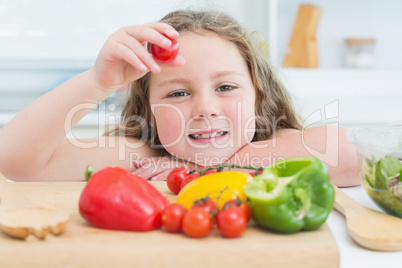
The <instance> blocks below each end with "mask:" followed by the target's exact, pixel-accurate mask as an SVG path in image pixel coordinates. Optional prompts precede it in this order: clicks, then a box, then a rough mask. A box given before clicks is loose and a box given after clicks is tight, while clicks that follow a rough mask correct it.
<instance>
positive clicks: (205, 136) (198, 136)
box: [190, 131, 225, 140]
mask: <svg viewBox="0 0 402 268" xmlns="http://www.w3.org/2000/svg"><path fill="white" fill-rule="evenodd" d="M224 133H225V132H224V131H221V132H214V133H209V134H191V135H190V137H191V138H193V139H195V140H199V139H210V138H215V137H219V136H222V135H223V134H224Z"/></svg>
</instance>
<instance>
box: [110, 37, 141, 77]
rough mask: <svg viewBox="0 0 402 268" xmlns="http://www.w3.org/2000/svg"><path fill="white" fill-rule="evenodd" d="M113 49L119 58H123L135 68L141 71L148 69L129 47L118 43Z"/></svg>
mask: <svg viewBox="0 0 402 268" xmlns="http://www.w3.org/2000/svg"><path fill="white" fill-rule="evenodd" d="M115 49H116V53H117V55H118V56H119V57H120V58H121V59H124V60H125V61H126V62H128V63H129V64H130V65H131V66H133V67H134V68H135V69H137V70H139V71H141V72H146V71H148V67H147V66H146V65H145V64H144V63H143V62H142V61H141V60H140V59H139V58H138V57H137V55H136V54H135V53H133V51H132V50H131V49H130V48H128V47H127V46H125V45H124V44H121V43H118V44H117V45H116V46H115Z"/></svg>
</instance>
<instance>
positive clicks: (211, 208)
mask: <svg viewBox="0 0 402 268" xmlns="http://www.w3.org/2000/svg"><path fill="white" fill-rule="evenodd" d="M192 208H203V209H205V210H206V211H207V212H208V213H209V215H210V216H211V217H215V216H216V214H217V213H218V211H219V208H218V205H217V204H216V202H215V201H214V200H212V199H211V198H209V197H205V198H201V199H197V200H196V201H195V202H194V204H193V206H192Z"/></svg>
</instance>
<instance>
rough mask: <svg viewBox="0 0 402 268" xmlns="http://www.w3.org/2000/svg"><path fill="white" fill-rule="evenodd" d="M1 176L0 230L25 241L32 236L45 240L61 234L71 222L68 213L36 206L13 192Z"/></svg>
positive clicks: (8, 183) (39, 205)
mask: <svg viewBox="0 0 402 268" xmlns="http://www.w3.org/2000/svg"><path fill="white" fill-rule="evenodd" d="M11 183H18V182H7V181H6V180H5V178H4V177H2V176H1V174H0V199H1V203H0V228H1V229H2V230H3V231H4V232H5V233H7V234H9V235H10V236H12V237H16V238H22V239H25V238H26V237H28V236H29V235H30V234H33V235H34V236H36V237H37V238H40V239H44V238H45V237H46V236H47V235H48V234H49V233H52V234H54V235H58V234H60V233H61V232H62V231H63V229H64V227H65V226H66V224H67V222H68V220H69V214H68V213H67V212H66V211H63V210H59V209H55V208H50V207H47V206H44V205H41V204H36V203H35V202H33V201H32V200H28V199H27V198H25V197H24V196H23V195H22V194H20V193H17V192H16V191H13V189H12V187H10V186H11V185H10V184H11Z"/></svg>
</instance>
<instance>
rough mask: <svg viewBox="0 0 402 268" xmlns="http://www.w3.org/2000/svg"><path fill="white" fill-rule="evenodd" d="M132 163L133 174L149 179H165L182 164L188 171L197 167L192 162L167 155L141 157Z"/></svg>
mask: <svg viewBox="0 0 402 268" xmlns="http://www.w3.org/2000/svg"><path fill="white" fill-rule="evenodd" d="M133 165H134V167H135V168H137V170H136V171H134V172H133V174H135V175H138V176H141V177H143V178H145V179H148V180H151V181H165V180H166V178H167V176H168V175H169V173H170V171H172V169H174V168H176V167H180V166H184V167H186V168H187V170H188V171H190V170H193V169H196V168H197V166H196V165H195V164H194V163H190V162H185V161H183V160H181V159H178V158H174V157H169V156H163V157H149V158H142V159H140V160H138V161H134V162H133Z"/></svg>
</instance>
